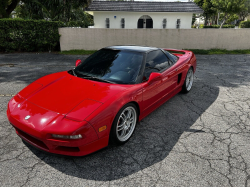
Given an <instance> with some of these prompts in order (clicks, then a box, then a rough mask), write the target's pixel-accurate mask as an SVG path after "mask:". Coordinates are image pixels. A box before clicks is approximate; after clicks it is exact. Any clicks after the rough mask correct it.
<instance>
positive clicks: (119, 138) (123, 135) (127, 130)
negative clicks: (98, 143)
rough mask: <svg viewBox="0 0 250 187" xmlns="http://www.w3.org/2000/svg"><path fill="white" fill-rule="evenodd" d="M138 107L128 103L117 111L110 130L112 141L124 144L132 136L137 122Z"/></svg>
mask: <svg viewBox="0 0 250 187" xmlns="http://www.w3.org/2000/svg"><path fill="white" fill-rule="evenodd" d="M137 117H138V112H137V107H136V106H135V105H134V104H133V103H128V104H126V105H125V106H123V107H122V109H121V110H120V111H119V112H118V113H117V115H116V117H115V120H114V122H113V124H112V128H111V132H110V141H111V143H115V144H124V143H126V142H127V141H128V140H129V139H130V138H131V136H132V134H133V132H134V130H135V126H136V123H137Z"/></svg>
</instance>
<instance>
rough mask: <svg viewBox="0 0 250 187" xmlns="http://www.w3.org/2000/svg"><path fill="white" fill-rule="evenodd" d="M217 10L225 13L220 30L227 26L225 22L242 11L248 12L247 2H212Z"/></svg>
mask: <svg viewBox="0 0 250 187" xmlns="http://www.w3.org/2000/svg"><path fill="white" fill-rule="evenodd" d="M211 2H212V4H213V6H214V7H215V9H217V10H218V11H219V12H222V13H224V18H223V20H222V23H221V26H220V28H222V26H223V25H224V24H225V22H226V21H227V20H228V19H229V18H230V17H231V16H232V15H234V14H239V13H240V12H241V11H244V10H246V7H245V2H246V0H211Z"/></svg>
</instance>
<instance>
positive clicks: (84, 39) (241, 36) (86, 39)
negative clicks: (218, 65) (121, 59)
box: [59, 28, 250, 51]
mask: <svg viewBox="0 0 250 187" xmlns="http://www.w3.org/2000/svg"><path fill="white" fill-rule="evenodd" d="M59 34H60V35H61V37H60V46H61V50H62V51H66V50H71V49H85V50H97V49H100V48H103V47H106V46H112V45H132V44H133V45H143V46H153V47H160V48H176V49H214V48H216V49H228V50H234V49H249V44H250V37H249V36H250V29H96V28H93V29H88V28H59Z"/></svg>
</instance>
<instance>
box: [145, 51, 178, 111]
mask: <svg viewBox="0 0 250 187" xmlns="http://www.w3.org/2000/svg"><path fill="white" fill-rule="evenodd" d="M171 65H172V64H171V62H170V60H169V58H168V57H167V56H166V55H165V53H163V52H162V51H161V50H160V49H158V50H154V51H151V52H149V53H148V54H147V56H146V64H145V70H144V73H145V74H144V80H145V81H146V80H148V78H149V76H150V74H151V73H152V72H158V73H160V75H159V76H158V77H156V78H155V79H154V80H153V81H150V82H149V81H146V82H145V83H144V84H143V106H144V107H143V108H144V110H147V109H150V107H153V106H154V104H156V103H157V102H158V101H159V100H160V99H162V98H163V97H164V96H166V95H167V94H168V93H169V92H171V90H173V88H174V86H175V84H176V83H177V79H176V78H175V72H174V70H173V72H172V71H167V69H168V68H170V66H171Z"/></svg>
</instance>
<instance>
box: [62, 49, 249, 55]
mask: <svg viewBox="0 0 250 187" xmlns="http://www.w3.org/2000/svg"><path fill="white" fill-rule="evenodd" d="M187 50H190V51H193V52H194V54H196V55H220V54H250V49H245V50H232V51H230V50H226V49H209V50H203V49H187ZM94 52H96V50H70V51H62V52H60V53H61V54H64V55H91V54H93V53H94Z"/></svg>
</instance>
